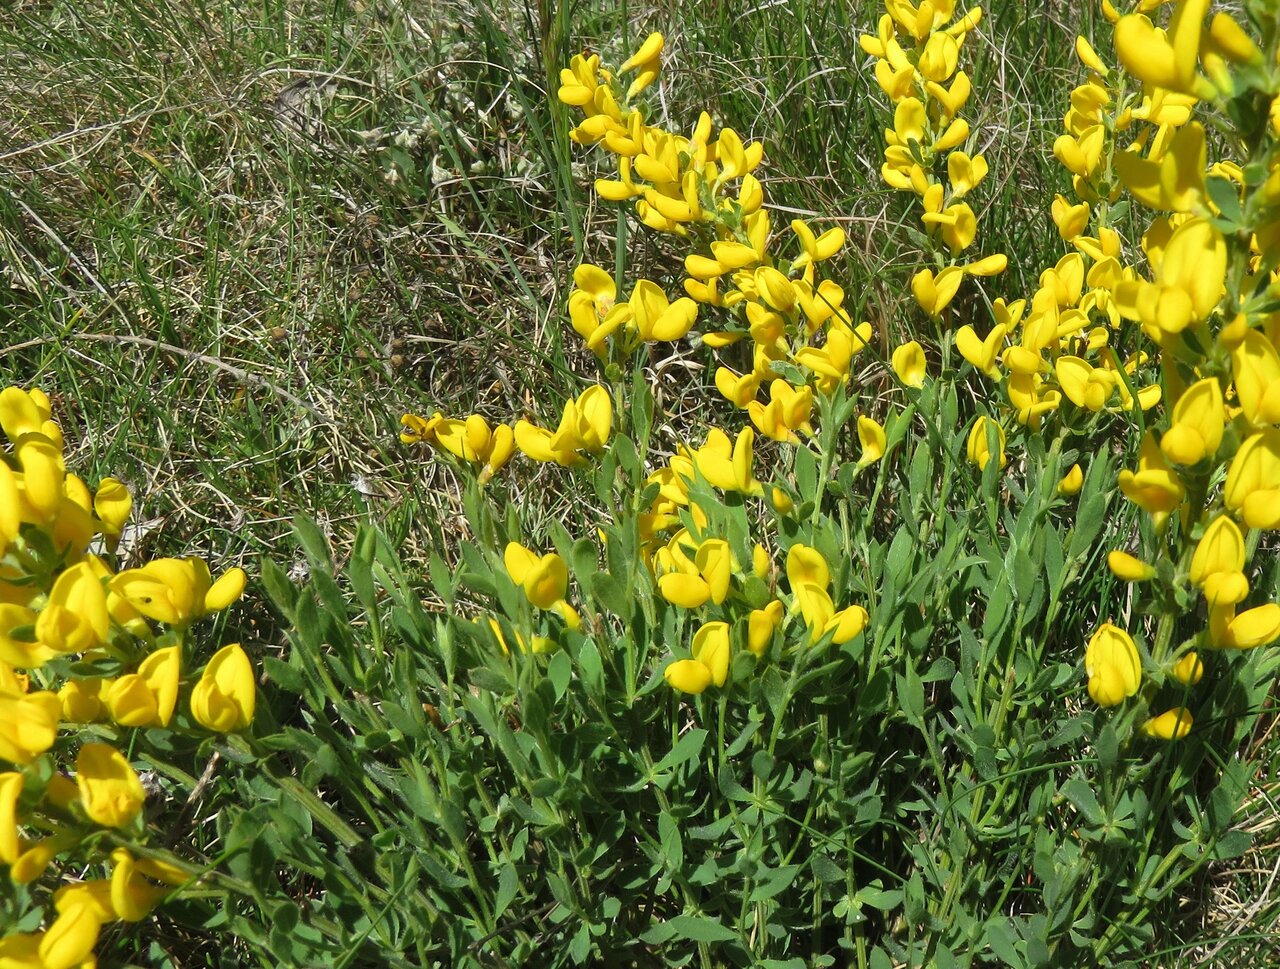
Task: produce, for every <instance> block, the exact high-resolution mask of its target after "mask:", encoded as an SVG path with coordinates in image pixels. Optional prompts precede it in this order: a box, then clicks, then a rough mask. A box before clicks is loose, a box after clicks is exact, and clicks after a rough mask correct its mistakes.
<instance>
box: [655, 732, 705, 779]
mask: <svg viewBox="0 0 1280 969" xmlns="http://www.w3.org/2000/svg"><path fill="white" fill-rule="evenodd" d="M706 740H707V731H705V730H703V729H702V728H701V727H695V728H694V729H692V730H690V731H689V732H688V733H686V734H685V735H684V736H683V737H681V738H680V739H679V740H678V741H677V742H676V745H675V746H674V747H672V748H671V751H670V752H669V753H668V754H667V755H666V756H665V757H663V758H662V760H660V761H658V762H657V763H656V764H654V765H653V771H652V773H653V774H660V773H662V772H663V771H669V770H671V769H672V768H673V767H679V766H680V765H681V764H683V763H685V762H686V761H690V760H693V758H695V757H697V756H698V754H700V753H702V747H703V745H704V744H705V743H706Z"/></svg>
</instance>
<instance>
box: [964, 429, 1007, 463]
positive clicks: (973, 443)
mask: <svg viewBox="0 0 1280 969" xmlns="http://www.w3.org/2000/svg"><path fill="white" fill-rule="evenodd" d="M989 433H991V434H994V436H995V443H996V451H995V454H994V455H993V454H992V453H991V442H990V441H989V440H988V434H989ZM1004 445H1005V436H1004V428H1003V427H1001V426H1000V425H999V424H998V423H996V422H995V421H993V420H991V419H990V418H989V417H979V418H978V419H977V420H976V421H974V422H973V427H972V428H970V430H969V439H968V441H967V443H966V446H965V450H966V453H967V454H968V457H969V462H970V463H971V464H976V465H977V466H978V470H980V471H981V470H984V469H985V468H986V466H987V462H988V461H990V460H991V459H992V457H994V458H995V459H996V461H997V463H998V465H999V466H1000V467H1002V468H1003V467H1004V466H1005V465H1006V464H1007V463H1008V459H1007V458H1006V457H1005V454H1004Z"/></svg>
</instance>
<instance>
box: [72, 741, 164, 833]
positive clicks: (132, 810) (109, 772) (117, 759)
mask: <svg viewBox="0 0 1280 969" xmlns="http://www.w3.org/2000/svg"><path fill="white" fill-rule="evenodd" d="M76 786H77V787H78V788H79V789H80V803H81V805H83V807H84V813H85V814H87V815H88V816H89V819H90V820H92V821H93V822H94V823H95V824H100V825H102V826H103V827H105V828H122V827H124V826H125V825H127V824H129V823H130V822H131V821H132V820H133V819H134V818H136V817H137V816H138V813H139V812H140V811H141V810H142V804H143V802H144V801H145V800H146V798H147V795H146V793H145V792H144V791H143V790H142V782H141V781H139V780H138V775H137V774H135V773H134V771H133V768H132V767H130V766H129V762H128V761H127V760H125V759H124V756H123V755H122V754H121V753H120V751H118V750H116V749H115V748H114V747H110V746H108V745H107V744H95V743H88V744H85V745H84V746H82V747H81V748H80V753H79V754H78V755H77V757H76Z"/></svg>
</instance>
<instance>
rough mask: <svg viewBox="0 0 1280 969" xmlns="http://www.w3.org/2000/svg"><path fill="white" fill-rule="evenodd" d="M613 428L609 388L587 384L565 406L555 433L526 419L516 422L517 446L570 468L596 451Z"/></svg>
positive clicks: (597, 452)
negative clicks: (576, 396) (586, 455)
mask: <svg viewBox="0 0 1280 969" xmlns="http://www.w3.org/2000/svg"><path fill="white" fill-rule="evenodd" d="M612 429H613V401H612V399H611V398H610V397H609V391H608V390H606V389H605V388H604V387H602V386H600V385H599V384H597V385H596V386H594V387H588V388H587V389H586V390H585V391H583V393H582V395H581V396H579V397H578V398H577V399H576V400H569V401H567V402H566V403H565V405H564V412H563V414H562V415H561V417H560V424H559V426H558V427H557V428H556V430H555V432H554V433H553V432H551V431H548V430H546V429H544V428H541V427H538V426H537V425H536V424H532V423H530V422H529V421H526V420H520V421H517V422H516V426H515V441H516V446H517V447H518V448H519V449H520V450H521V451H522V452H524V454H525V455H526V456H527V457H530V458H532V459H533V460H535V461H547V462H554V463H556V464H559V465H561V466H563V467H573V466H574V465H578V464H582V463H584V461H585V458H584V457H583V455H584V454H599V453H600V452H601V451H603V450H604V448H605V445H606V444H607V443H608V441H609V434H610V432H611V431H612Z"/></svg>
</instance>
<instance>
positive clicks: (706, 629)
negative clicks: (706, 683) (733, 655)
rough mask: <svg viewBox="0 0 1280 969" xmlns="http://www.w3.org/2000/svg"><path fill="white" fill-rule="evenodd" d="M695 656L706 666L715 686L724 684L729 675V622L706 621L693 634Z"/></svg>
mask: <svg viewBox="0 0 1280 969" xmlns="http://www.w3.org/2000/svg"><path fill="white" fill-rule="evenodd" d="M692 648H693V658H694V659H695V660H697V661H698V662H699V663H701V664H702V665H703V666H705V667H706V668H707V670H708V672H710V674H711V682H712V684H714V685H715V686H724V684H725V681H726V680H727V679H728V677H729V624H728V623H727V622H709V623H705V624H704V625H703V626H702V627H701V628H700V629H699V630H698V631H697V632H696V633H694V634H693V647H692Z"/></svg>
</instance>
